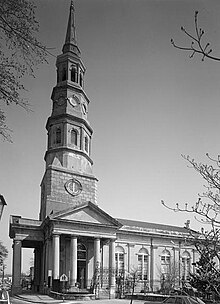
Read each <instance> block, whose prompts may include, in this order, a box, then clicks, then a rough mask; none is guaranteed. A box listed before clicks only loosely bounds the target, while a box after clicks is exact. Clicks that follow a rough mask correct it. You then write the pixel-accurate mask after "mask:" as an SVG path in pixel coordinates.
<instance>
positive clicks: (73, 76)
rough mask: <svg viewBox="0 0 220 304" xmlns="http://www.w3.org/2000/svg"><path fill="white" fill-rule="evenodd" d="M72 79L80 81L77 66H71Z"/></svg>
mask: <svg viewBox="0 0 220 304" xmlns="http://www.w3.org/2000/svg"><path fill="white" fill-rule="evenodd" d="M71 81H73V82H78V74H77V68H76V67H75V66H72V68H71Z"/></svg>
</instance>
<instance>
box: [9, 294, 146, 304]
mask: <svg viewBox="0 0 220 304" xmlns="http://www.w3.org/2000/svg"><path fill="white" fill-rule="evenodd" d="M88 301H89V302H92V303H91V304H129V303H130V300H124V299H110V300H108V299H100V300H88ZM88 301H87V302H88ZM10 302H11V303H12V304H22V303H25V304H27V303H39V304H59V303H60V304H62V303H64V304H83V303H82V302H85V300H75V301H73V300H64V301H63V300H56V299H53V298H51V297H49V296H48V295H40V294H22V295H19V296H14V297H10ZM144 302H145V301H139V300H133V304H143V303H144Z"/></svg>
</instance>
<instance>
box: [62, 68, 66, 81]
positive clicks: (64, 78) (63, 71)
mask: <svg viewBox="0 0 220 304" xmlns="http://www.w3.org/2000/svg"><path fill="white" fill-rule="evenodd" d="M64 80H66V68H63V70H62V81H64Z"/></svg>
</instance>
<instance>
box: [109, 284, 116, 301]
mask: <svg viewBox="0 0 220 304" xmlns="http://www.w3.org/2000/svg"><path fill="white" fill-rule="evenodd" d="M109 299H115V287H114V286H112V287H109Z"/></svg>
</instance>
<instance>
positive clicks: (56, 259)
mask: <svg viewBox="0 0 220 304" xmlns="http://www.w3.org/2000/svg"><path fill="white" fill-rule="evenodd" d="M59 278H60V236H59V235H58V234H54V235H53V279H54V280H59Z"/></svg>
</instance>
